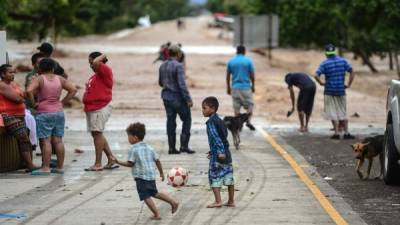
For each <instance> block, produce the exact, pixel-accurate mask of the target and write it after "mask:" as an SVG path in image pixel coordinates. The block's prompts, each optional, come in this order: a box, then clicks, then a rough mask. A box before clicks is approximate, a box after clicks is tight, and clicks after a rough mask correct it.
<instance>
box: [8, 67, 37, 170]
mask: <svg viewBox="0 0 400 225" xmlns="http://www.w3.org/2000/svg"><path fill="white" fill-rule="evenodd" d="M14 76H15V69H14V68H13V67H12V66H11V65H9V64H3V65H1V66H0V117H1V118H0V119H2V120H3V123H4V127H5V129H6V131H7V132H8V133H9V134H11V135H12V136H14V137H15V139H17V143H18V150H19V152H20V155H21V158H22V160H23V161H24V163H25V165H26V167H27V168H28V171H32V170H34V169H37V167H36V166H35V165H34V164H33V163H32V157H31V152H32V145H31V142H30V140H29V136H28V130H27V128H26V124H25V105H24V101H25V100H24V93H23V91H22V90H21V88H20V87H19V86H18V85H17V83H15V82H14Z"/></svg>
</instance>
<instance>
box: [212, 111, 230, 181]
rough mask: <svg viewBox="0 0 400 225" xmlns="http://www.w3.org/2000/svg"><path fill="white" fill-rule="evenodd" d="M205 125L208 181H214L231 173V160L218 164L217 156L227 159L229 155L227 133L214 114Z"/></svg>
mask: <svg viewBox="0 0 400 225" xmlns="http://www.w3.org/2000/svg"><path fill="white" fill-rule="evenodd" d="M206 124H207V135H208V143H209V145H210V156H211V157H210V164H209V169H208V177H209V179H215V178H219V177H223V176H225V175H226V174H229V173H233V167H232V160H230V162H229V163H220V162H218V155H219V154H225V155H226V156H227V157H228V156H230V155H231V154H230V151H229V142H228V140H227V137H228V131H227V129H226V127H225V124H224V122H223V121H222V120H221V119H220V118H219V116H218V114H217V113H214V114H213V115H211V116H210V119H208V121H207V123H206ZM218 131H219V132H218Z"/></svg>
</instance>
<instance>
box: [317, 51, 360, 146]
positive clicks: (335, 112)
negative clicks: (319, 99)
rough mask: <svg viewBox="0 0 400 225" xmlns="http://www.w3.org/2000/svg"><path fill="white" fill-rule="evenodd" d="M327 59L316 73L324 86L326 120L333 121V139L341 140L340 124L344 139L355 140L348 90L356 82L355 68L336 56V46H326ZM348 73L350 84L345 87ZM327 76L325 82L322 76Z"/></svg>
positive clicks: (319, 81)
mask: <svg viewBox="0 0 400 225" xmlns="http://www.w3.org/2000/svg"><path fill="white" fill-rule="evenodd" d="M325 55H326V57H327V59H326V60H325V61H323V62H322V63H321V64H320V66H319V67H318V69H317V71H316V72H315V73H316V75H315V80H316V81H317V82H318V83H319V84H320V85H322V86H324V113H325V117H326V119H329V120H331V121H332V124H333V127H334V130H335V133H334V134H333V135H332V136H331V139H340V135H339V124H340V123H341V124H343V126H344V135H343V139H354V136H353V135H351V134H350V133H349V131H348V120H347V109H346V91H345V89H346V88H350V87H351V84H352V83H353V80H354V73H353V68H352V67H351V65H350V64H349V63H348V62H347V61H346V60H345V59H344V58H341V57H339V56H336V49H335V46H334V45H332V44H328V45H326V46H325ZM346 72H348V73H350V78H349V81H348V84H347V85H345V77H346ZM322 74H324V75H325V82H323V81H322V80H321V78H320V76H321V75H322Z"/></svg>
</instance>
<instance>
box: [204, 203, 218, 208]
mask: <svg viewBox="0 0 400 225" xmlns="http://www.w3.org/2000/svg"><path fill="white" fill-rule="evenodd" d="M221 207H222V204H215V203H213V204H211V205H208V206H207V208H221Z"/></svg>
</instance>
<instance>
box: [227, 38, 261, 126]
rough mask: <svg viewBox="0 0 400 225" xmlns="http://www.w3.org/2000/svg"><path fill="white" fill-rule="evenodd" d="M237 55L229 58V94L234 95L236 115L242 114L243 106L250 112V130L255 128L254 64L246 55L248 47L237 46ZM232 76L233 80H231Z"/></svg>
mask: <svg viewBox="0 0 400 225" xmlns="http://www.w3.org/2000/svg"><path fill="white" fill-rule="evenodd" d="M236 53H237V54H236V56H235V57H233V58H232V59H230V60H229V62H228V65H227V70H226V85H227V93H228V95H232V100H233V110H234V112H235V115H236V116H237V115H239V114H240V108H241V107H243V108H244V109H246V111H247V113H249V119H248V121H247V123H246V126H247V127H248V128H249V129H250V130H255V127H254V126H253V125H252V124H251V122H250V118H251V115H252V113H253V107H254V101H253V93H254V91H255V85H254V65H253V61H252V60H251V59H250V58H249V57H246V56H245V54H246V48H245V47H244V46H242V45H239V46H238V47H237V48H236ZM231 77H232V80H231Z"/></svg>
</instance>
